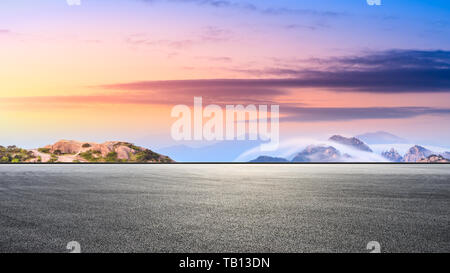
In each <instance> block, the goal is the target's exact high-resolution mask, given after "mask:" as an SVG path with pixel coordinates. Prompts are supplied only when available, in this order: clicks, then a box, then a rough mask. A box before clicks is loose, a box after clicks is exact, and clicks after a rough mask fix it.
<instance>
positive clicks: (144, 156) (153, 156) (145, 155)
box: [136, 150, 159, 161]
mask: <svg viewBox="0 0 450 273" xmlns="http://www.w3.org/2000/svg"><path fill="white" fill-rule="evenodd" d="M136 159H137V160H138V161H150V160H158V159H159V154H157V153H155V152H153V151H151V150H144V151H140V152H138V153H136Z"/></svg>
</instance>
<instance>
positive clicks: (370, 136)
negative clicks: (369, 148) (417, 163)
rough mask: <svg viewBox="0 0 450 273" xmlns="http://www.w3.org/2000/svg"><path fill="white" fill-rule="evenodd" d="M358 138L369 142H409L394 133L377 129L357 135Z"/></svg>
mask: <svg viewBox="0 0 450 273" xmlns="http://www.w3.org/2000/svg"><path fill="white" fill-rule="evenodd" d="M356 138H358V139H361V140H362V141H364V142H365V143H367V144H399V143H408V141H407V140H405V139H403V138H401V137H398V136H396V135H394V134H391V133H388V132H385V131H377V132H370V133H365V134H361V135H357V136H356Z"/></svg>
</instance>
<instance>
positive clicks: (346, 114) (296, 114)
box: [281, 106, 450, 122]
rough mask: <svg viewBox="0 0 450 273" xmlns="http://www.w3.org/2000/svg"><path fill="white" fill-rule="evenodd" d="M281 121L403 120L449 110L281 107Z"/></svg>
mask: <svg viewBox="0 0 450 273" xmlns="http://www.w3.org/2000/svg"><path fill="white" fill-rule="evenodd" d="M282 113H283V114H286V115H287V116H285V117H282V118H281V120H282V121H293V122H311V121H348V120H363V119H404V118H413V117H417V116H422V115H450V108H433V107H365V108H351V107H346V108H333V107H317V108H309V107H289V106H288V107H282Z"/></svg>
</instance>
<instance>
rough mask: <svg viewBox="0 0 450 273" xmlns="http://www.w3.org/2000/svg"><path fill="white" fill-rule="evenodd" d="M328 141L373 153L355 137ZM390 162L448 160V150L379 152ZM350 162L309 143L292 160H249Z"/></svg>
mask: <svg viewBox="0 0 450 273" xmlns="http://www.w3.org/2000/svg"><path fill="white" fill-rule="evenodd" d="M329 141H332V142H335V143H337V144H341V145H345V146H348V147H351V148H353V149H355V150H359V151H363V152H367V153H373V151H372V149H371V148H370V147H369V146H368V145H367V144H366V143H364V142H363V141H361V140H360V139H358V138H356V137H351V138H346V137H343V136H340V135H334V136H332V137H331V138H330V139H329ZM381 155H382V156H383V157H384V158H385V159H386V161H390V162H427V163H433V162H450V152H444V153H441V154H439V153H435V152H432V151H430V150H428V149H426V148H424V147H422V146H419V145H415V146H413V147H411V148H410V149H409V150H408V152H407V153H406V154H405V155H403V156H401V155H400V154H399V153H398V152H397V151H396V150H395V149H394V148H391V149H390V150H388V151H385V152H383V153H382V154H381ZM349 161H350V162H352V161H354V160H353V159H352V156H351V155H349V154H345V153H344V154H343V153H342V152H340V151H339V150H338V149H336V148H335V147H333V146H327V145H309V146H307V147H306V148H305V149H304V150H303V151H301V152H299V153H297V154H294V155H293V156H292V160H288V159H286V158H280V157H270V156H260V157H258V158H257V159H255V160H252V161H250V162H349Z"/></svg>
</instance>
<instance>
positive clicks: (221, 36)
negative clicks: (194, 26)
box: [125, 26, 233, 50]
mask: <svg viewBox="0 0 450 273" xmlns="http://www.w3.org/2000/svg"><path fill="white" fill-rule="evenodd" d="M232 37H233V33H232V32H231V31H229V30H227V29H224V28H219V27H216V26H207V27H205V28H203V29H202V30H201V31H200V32H199V33H196V34H194V35H190V36H189V38H187V39H180V38H178V39H152V38H151V36H149V35H147V34H145V33H137V34H132V35H128V36H127V37H126V38H125V42H126V43H127V44H129V45H132V46H147V47H162V48H171V49H174V50H180V49H186V48H190V47H192V46H196V45H203V44H205V43H219V42H226V41H229V40H231V39H232Z"/></svg>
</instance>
